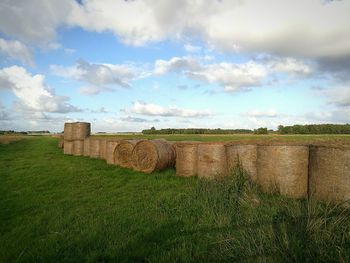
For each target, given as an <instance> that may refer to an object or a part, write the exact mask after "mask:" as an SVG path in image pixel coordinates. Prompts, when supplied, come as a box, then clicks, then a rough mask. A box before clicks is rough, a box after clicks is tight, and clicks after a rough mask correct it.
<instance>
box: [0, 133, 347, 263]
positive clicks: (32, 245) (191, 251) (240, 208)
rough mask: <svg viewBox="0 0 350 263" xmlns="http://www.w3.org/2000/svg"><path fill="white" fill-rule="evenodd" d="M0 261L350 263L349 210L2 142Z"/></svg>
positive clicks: (39, 145)
mask: <svg viewBox="0 0 350 263" xmlns="http://www.w3.org/2000/svg"><path fill="white" fill-rule="evenodd" d="M0 167H1V170H0V262H233V261H243V262H341V261H344V262H348V261H349V259H350V224H349V209H347V208H344V207H343V206H334V205H330V204H322V203H317V202H314V201H308V200H291V199H287V198H283V197H280V196H277V195H266V194H262V193H260V192H259V190H258V189H257V188H256V187H255V186H254V185H251V184H250V183H249V181H247V179H246V174H245V172H244V171H242V170H241V169H239V167H238V169H237V170H235V171H234V172H233V173H232V175H231V176H230V177H227V178H225V179H223V180H213V181H206V180H199V179H197V178H179V177H176V176H175V171H174V170H173V169H170V170H167V171H164V172H161V173H155V174H151V175H146V174H141V173H137V172H134V171H131V170H127V169H121V168H118V167H115V166H110V165H107V164H106V163H105V162H104V161H102V160H95V159H89V158H87V157H75V156H65V155H63V153H62V150H60V149H58V148H57V140H56V139H52V138H48V137H38V138H32V139H31V140H22V141H18V142H13V143H11V144H8V145H1V144H0Z"/></svg>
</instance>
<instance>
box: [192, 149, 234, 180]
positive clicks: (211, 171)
mask: <svg viewBox="0 0 350 263" xmlns="http://www.w3.org/2000/svg"><path fill="white" fill-rule="evenodd" d="M197 169H198V177H200V178H214V177H222V176H226V175H227V174H228V169H227V158H226V147H225V145H224V144H223V143H201V144H199V145H198V168H197Z"/></svg>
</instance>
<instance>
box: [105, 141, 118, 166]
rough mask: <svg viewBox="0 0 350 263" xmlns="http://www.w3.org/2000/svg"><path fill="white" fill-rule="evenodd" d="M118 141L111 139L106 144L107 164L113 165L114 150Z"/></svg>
mask: <svg viewBox="0 0 350 263" xmlns="http://www.w3.org/2000/svg"><path fill="white" fill-rule="evenodd" d="M119 141H120V140H117V139H112V140H108V141H107V143H106V161H107V163H108V164H115V163H114V150H115V147H116V146H117V145H118V143H119Z"/></svg>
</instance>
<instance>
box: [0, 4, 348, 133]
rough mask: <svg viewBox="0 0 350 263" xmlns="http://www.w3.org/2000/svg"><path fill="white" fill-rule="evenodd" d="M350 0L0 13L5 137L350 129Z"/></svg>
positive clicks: (0, 119) (5, 8) (4, 8)
mask: <svg viewBox="0 0 350 263" xmlns="http://www.w3.org/2000/svg"><path fill="white" fill-rule="evenodd" d="M349 13H350V4H349V1H316V0H307V1H287V0H284V1H276V0H267V1H263V3H262V1H258V0H245V1H224V0H223V1H215V0H212V1H209V0H208V1H204V0H197V1H170V0H164V1H162V2H160V3H159V2H158V3H156V2H155V1H151V0H143V1H141V0H135V1H111V0H100V1H97V0H84V1H80V2H76V1H74V0H62V1H53V0H52V1H46V0H33V1H31V2H30V3H29V2H28V1H24V0H23V1H10V0H4V1H2V3H0V126H1V128H0V129H3V130H4V129H14V130H51V131H61V130H62V127H63V123H64V122H66V121H77V120H79V121H89V122H91V123H92V128H93V131H95V132H97V131H107V132H115V131H140V130H142V129H145V128H150V127H152V126H155V127H156V128H189V127H208V128H218V127H219V128H250V129H254V128H258V127H268V128H272V129H276V128H277V126H278V125H280V124H282V125H293V124H305V123H349V122H350V121H349V120H350V16H349V15H348V14H349Z"/></svg>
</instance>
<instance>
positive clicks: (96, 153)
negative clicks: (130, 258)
mask: <svg viewBox="0 0 350 263" xmlns="http://www.w3.org/2000/svg"><path fill="white" fill-rule="evenodd" d="M90 157H91V158H100V141H99V139H97V138H91V137H90Z"/></svg>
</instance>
